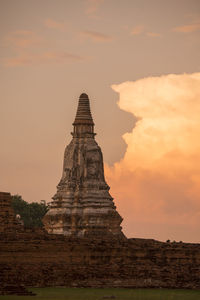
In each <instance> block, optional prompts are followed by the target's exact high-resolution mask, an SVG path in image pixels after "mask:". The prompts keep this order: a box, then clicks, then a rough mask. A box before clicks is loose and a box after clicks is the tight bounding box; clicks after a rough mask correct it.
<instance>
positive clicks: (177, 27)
mask: <svg viewBox="0 0 200 300" xmlns="http://www.w3.org/2000/svg"><path fill="white" fill-rule="evenodd" d="M0 23H1V24H0V25H1V26H0V43H1V50H0V51H1V58H0V76H1V89H0V93H1V95H0V96H1V97H0V99H1V100H0V101H1V118H0V128H1V130H0V140H1V147H0V179H1V181H0V190H1V191H8V192H11V193H12V194H20V195H22V197H23V198H24V199H25V200H26V201H30V202H31V201H40V200H42V199H45V200H46V201H47V202H49V201H50V199H51V197H52V196H53V194H54V193H55V191H56V185H57V183H58V181H59V179H60V176H61V171H62V160H63V153H64V148H65V146H66V144H68V143H69V142H70V139H71V136H70V132H71V130H72V125H71V124H72V123H73V120H74V116H75V112H76V106H77V101H78V97H79V95H80V94H81V93H82V92H86V93H88V95H89V97H90V100H91V109H92V114H93V118H94V121H95V124H96V126H95V129H96V132H97V137H96V140H97V142H98V143H99V145H100V146H101V148H102V150H103V154H104V162H105V163H106V175H107V181H108V183H109V184H110V185H111V193H112V195H113V196H114V197H115V203H116V204H117V207H118V210H119V212H120V214H121V215H122V216H123V218H124V222H123V224H124V225H123V224H122V225H123V226H124V232H125V233H126V234H127V235H128V236H129V237H148V238H155V239H159V240H166V239H171V240H173V239H175V240H183V241H196V242H199V241H200V240H199V236H200V223H199V221H198V219H200V218H199V211H200V205H199V203H200V191H199V186H200V183H199V178H200V170H199V168H198V163H199V156H198V153H199V148H198V147H199V144H198V136H199V135H198V132H199V123H198V117H197V118H196V117H195V116H196V112H198V101H200V100H199V99H200V98H199V94H198V89H196V85H195V83H194V81H195V79H194V78H193V77H191V76H193V75H192V74H198V73H199V72H200V64H199V62H200V2H199V1H198V0H173V1H172V0H169V1H165V0H151V1H145V0H134V1H132V0H123V1H122V0H118V1H115V0H75V1H64V0H60V1H59V2H58V1H54V0H43V1H35V0H29V1H27V0H18V1H14V0H9V1H7V0H1V1H0ZM184 73H186V74H187V75H184ZM169 74H176V75H177V77H176V79H174V80H172V81H173V83H172V81H171V79H170V77H169V76H175V75H169ZM174 78H175V77H174ZM191 78H192V79H191ZM122 87H123V88H122ZM166 87H167V88H166ZM177 90H178V91H179V93H180V95H181V97H179V96H177ZM119 99H120V100H119ZM141 99H142V100H141ZM155 99H156V100H155ZM166 99H167V100H166ZM180 99H181V100H180ZM118 101H119V105H118V104H117V103H118ZM145 101H146V102H145ZM188 103H189V104H190V103H191V105H189V104H188ZM140 104H141V106H140ZM171 108H173V109H171ZM150 112H151V113H152V112H155V114H156V118H155V119H156V121H155V120H154V126H153V128H152V127H151V126H149V124H150V123H149V122H152V115H150ZM186 112H187V113H186ZM172 115H173V120H175V121H176V122H174V121H173V122H174V123H173V122H171V121H170V120H171V116H172ZM183 115H184V116H185V117H184V118H185V119H184V120H183ZM137 117H139V118H141V119H142V121H141V122H140V123H136V120H137ZM156 122H157V123H156ZM171 125H172V127H171ZM173 125H174V127H173ZM150 127H151V128H150ZM145 130H146V131H145ZM147 133H148V134H147ZM163 136H164V137H165V138H164V139H163V138H161V137H163ZM180 137H181V138H180ZM155 140H156V142H155ZM180 145H181V146H180ZM170 151H171V152H170ZM158 161H159V163H158ZM155 162H156V163H155ZM136 166H137V171H136ZM169 170H173V176H171V173H169ZM174 170H176V172H175V171H174Z"/></svg>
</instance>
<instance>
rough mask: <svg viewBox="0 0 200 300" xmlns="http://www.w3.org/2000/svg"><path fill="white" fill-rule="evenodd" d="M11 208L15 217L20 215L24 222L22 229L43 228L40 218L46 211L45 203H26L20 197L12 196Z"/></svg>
mask: <svg viewBox="0 0 200 300" xmlns="http://www.w3.org/2000/svg"><path fill="white" fill-rule="evenodd" d="M12 207H13V209H14V212H15V214H16V215H18V214H19V215H20V216H21V219H22V220H23V222H24V227H26V228H35V227H43V223H42V218H43V217H44V215H45V214H46V212H47V211H48V206H47V205H46V204H45V203H37V202H32V203H28V202H26V201H24V200H23V199H22V197H21V196H20V195H14V196H12Z"/></svg>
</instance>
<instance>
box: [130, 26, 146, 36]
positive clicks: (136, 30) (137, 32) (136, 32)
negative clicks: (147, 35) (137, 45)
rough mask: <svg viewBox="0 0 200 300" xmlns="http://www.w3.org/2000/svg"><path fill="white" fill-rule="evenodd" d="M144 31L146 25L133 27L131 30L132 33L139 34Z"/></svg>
mask: <svg viewBox="0 0 200 300" xmlns="http://www.w3.org/2000/svg"><path fill="white" fill-rule="evenodd" d="M143 32H144V26H142V25H138V26H135V27H133V29H132V30H131V35H139V34H141V33H143Z"/></svg>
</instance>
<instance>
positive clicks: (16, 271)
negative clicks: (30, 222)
mask: <svg viewBox="0 0 200 300" xmlns="http://www.w3.org/2000/svg"><path fill="white" fill-rule="evenodd" d="M0 239H1V241H0V269H1V272H0V281H2V282H7V283H8V282H9V283H13V282H16V281H17V282H19V283H21V284H25V285H27V286H94V287H101V286H104V287H105V286H116V287H174V288H175V287H176V288H200V244H185V243H162V242H158V241H154V240H143V239H128V240H121V241H119V240H94V239H93V240H92V239H75V238H65V237H63V236H57V235H47V234H46V233H41V232H40V233H37V232H35V233H34V232H32V233H23V234H18V235H16V234H14V235H1V237H0Z"/></svg>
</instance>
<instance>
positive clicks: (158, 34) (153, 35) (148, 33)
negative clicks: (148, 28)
mask: <svg viewBox="0 0 200 300" xmlns="http://www.w3.org/2000/svg"><path fill="white" fill-rule="evenodd" d="M147 35H148V36H150V37H160V36H161V34H160V33H156V32H147Z"/></svg>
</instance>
